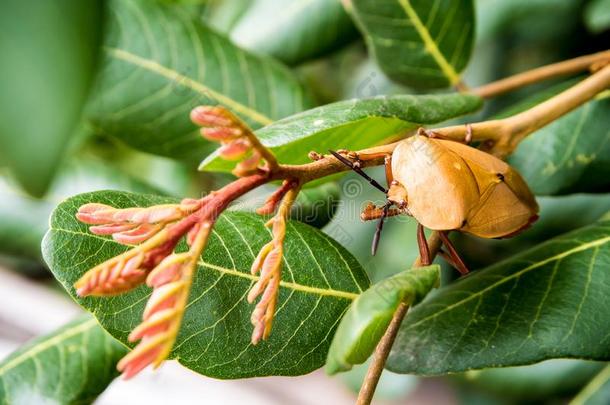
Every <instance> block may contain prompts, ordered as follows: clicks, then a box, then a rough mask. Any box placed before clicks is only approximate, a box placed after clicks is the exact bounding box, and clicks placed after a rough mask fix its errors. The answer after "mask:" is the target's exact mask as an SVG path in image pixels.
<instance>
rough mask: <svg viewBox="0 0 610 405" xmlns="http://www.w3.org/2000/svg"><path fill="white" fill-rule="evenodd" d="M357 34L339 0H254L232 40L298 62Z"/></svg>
mask: <svg viewBox="0 0 610 405" xmlns="http://www.w3.org/2000/svg"><path fill="white" fill-rule="evenodd" d="M355 35H356V29H355V28H354V25H353V24H352V21H351V19H350V17H349V16H348V15H347V13H346V12H345V10H344V9H343V6H342V5H341V2H340V1H338V0H331V1H329V0H292V1H286V0H255V1H253V2H252V6H251V7H250V8H249V9H248V11H247V12H246V13H245V14H244V16H243V17H242V18H241V19H240V20H239V22H238V23H237V24H236V25H235V27H234V28H233V30H232V31H231V40H233V42H235V43H236V44H237V45H239V46H242V47H244V48H245V49H249V50H252V51H253V52H257V53H262V54H267V55H271V56H274V57H276V58H277V59H279V60H282V61H284V62H286V63H289V64H297V63H300V62H303V61H304V60H307V59H311V58H314V57H317V56H321V55H323V54H325V53H327V52H328V51H332V50H334V49H336V48H337V47H339V46H341V45H344V44H346V43H347V42H349V41H350V40H351V39H353V38H354V37H355Z"/></svg>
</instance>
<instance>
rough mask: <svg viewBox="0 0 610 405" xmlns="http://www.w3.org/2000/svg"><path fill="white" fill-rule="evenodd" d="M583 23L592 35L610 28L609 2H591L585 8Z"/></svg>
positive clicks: (605, 0)
mask: <svg viewBox="0 0 610 405" xmlns="http://www.w3.org/2000/svg"><path fill="white" fill-rule="evenodd" d="M584 17H585V23H586V24H587V28H589V30H591V31H592V32H594V33H600V32H603V31H606V30H607V29H609V28H610V0H593V1H591V2H589V4H587V8H585V15H584Z"/></svg>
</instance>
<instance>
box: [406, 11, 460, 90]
mask: <svg viewBox="0 0 610 405" xmlns="http://www.w3.org/2000/svg"><path fill="white" fill-rule="evenodd" d="M398 2H399V3H400V5H401V7H402V9H403V10H404V11H405V14H406V15H407V18H408V19H409V20H410V21H411V23H413V27H414V28H415V30H416V31H417V33H418V34H419V36H420V38H421V39H422V41H423V43H424V46H425V48H426V49H427V50H428V52H430V55H431V56H432V58H433V59H434V61H435V62H436V63H437V65H438V66H439V67H440V68H441V71H442V72H443V74H444V75H445V76H446V77H447V79H448V80H449V83H451V85H456V84H457V83H459V81H460V76H459V75H458V73H457V72H456V71H455V69H454V68H453V66H452V65H451V64H450V63H449V62H448V61H447V59H446V58H445V56H444V55H443V54H442V53H441V51H440V49H439V48H438V46H437V45H436V42H434V39H433V38H432V36H431V35H430V31H428V28H427V27H426V26H425V25H424V23H423V22H422V20H421V19H420V18H419V16H418V15H417V12H416V11H415V9H414V8H413V6H412V5H411V1H410V0H398Z"/></svg>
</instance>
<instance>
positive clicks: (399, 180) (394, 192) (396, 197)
mask: <svg viewBox="0 0 610 405" xmlns="http://www.w3.org/2000/svg"><path fill="white" fill-rule="evenodd" d="M391 165H392V166H391V168H392V175H393V178H394V182H393V183H392V184H391V186H390V189H389V191H388V200H389V201H391V202H392V203H394V204H396V205H397V206H398V207H399V208H405V209H407V210H408V212H409V213H410V214H411V215H413V217H414V218H415V219H417V221H418V222H419V223H421V224H422V225H423V226H425V227H426V228H429V229H433V230H459V231H462V232H467V233H470V234H473V235H476V236H480V237H482V238H501V237H506V236H510V235H514V234H515V233H518V232H519V231H521V230H522V229H524V228H526V227H527V226H528V225H529V224H531V223H532V222H533V221H534V220H535V219H536V218H537V213H538V205H537V204H536V200H535V199H534V196H533V195H532V193H531V191H530V190H529V188H528V187H527V184H526V183H525V181H524V180H523V178H522V177H521V175H519V173H517V171H516V170H515V169H513V168H512V167H510V166H509V165H508V164H506V163H505V162H503V161H501V160H500V159H498V158H496V157H494V156H492V155H489V154H487V153H485V152H482V151H480V150H478V149H475V148H472V147H470V146H467V145H464V144H461V143H458V142H455V141H449V140H442V139H433V138H429V137H427V136H422V135H415V136H412V137H410V138H408V139H406V140H404V141H402V142H400V143H399V144H398V146H397V147H396V149H395V150H394V154H393V156H392V163H391Z"/></svg>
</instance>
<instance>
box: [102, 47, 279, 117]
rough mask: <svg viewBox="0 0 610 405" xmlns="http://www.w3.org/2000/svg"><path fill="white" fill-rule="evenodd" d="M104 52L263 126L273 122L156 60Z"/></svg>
mask: <svg viewBox="0 0 610 405" xmlns="http://www.w3.org/2000/svg"><path fill="white" fill-rule="evenodd" d="M104 50H105V51H106V52H107V53H108V54H110V55H111V56H112V57H115V58H117V59H120V60H122V61H124V62H127V63H131V64H132V65H135V66H138V67H140V68H143V69H146V70H148V71H150V72H152V73H155V74H158V75H160V76H163V77H165V78H166V79H168V80H171V81H173V82H174V83H175V84H176V85H180V86H184V87H188V88H189V89H191V90H193V91H195V92H197V93H199V94H202V95H203V96H206V97H212V98H214V99H215V100H217V101H218V102H220V103H222V104H224V105H225V106H227V107H229V108H230V109H231V110H233V111H235V112H237V113H239V114H241V115H243V116H246V117H248V118H250V119H252V120H253V121H256V122H258V123H259V124H261V125H269V124H271V123H272V122H273V120H272V119H271V118H269V117H267V116H265V115H263V114H261V113H260V112H258V111H255V110H253V109H252V108H250V107H247V106H245V105H244V104H241V103H240V102H238V101H235V100H233V99H232V98H230V97H227V96H225V95H224V94H221V93H219V92H217V91H215V90H212V89H211V88H209V87H208V86H206V85H204V84H203V83H201V82H199V81H197V80H195V79H192V78H190V77H188V76H185V75H183V74H181V73H179V72H177V71H176V70H174V69H171V68H168V67H167V66H164V65H162V64H160V63H158V62H156V61H154V60H151V59H148V58H145V57H142V56H139V55H136V54H134V53H131V52H129V51H126V50H124V49H119V48H113V47H104Z"/></svg>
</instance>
